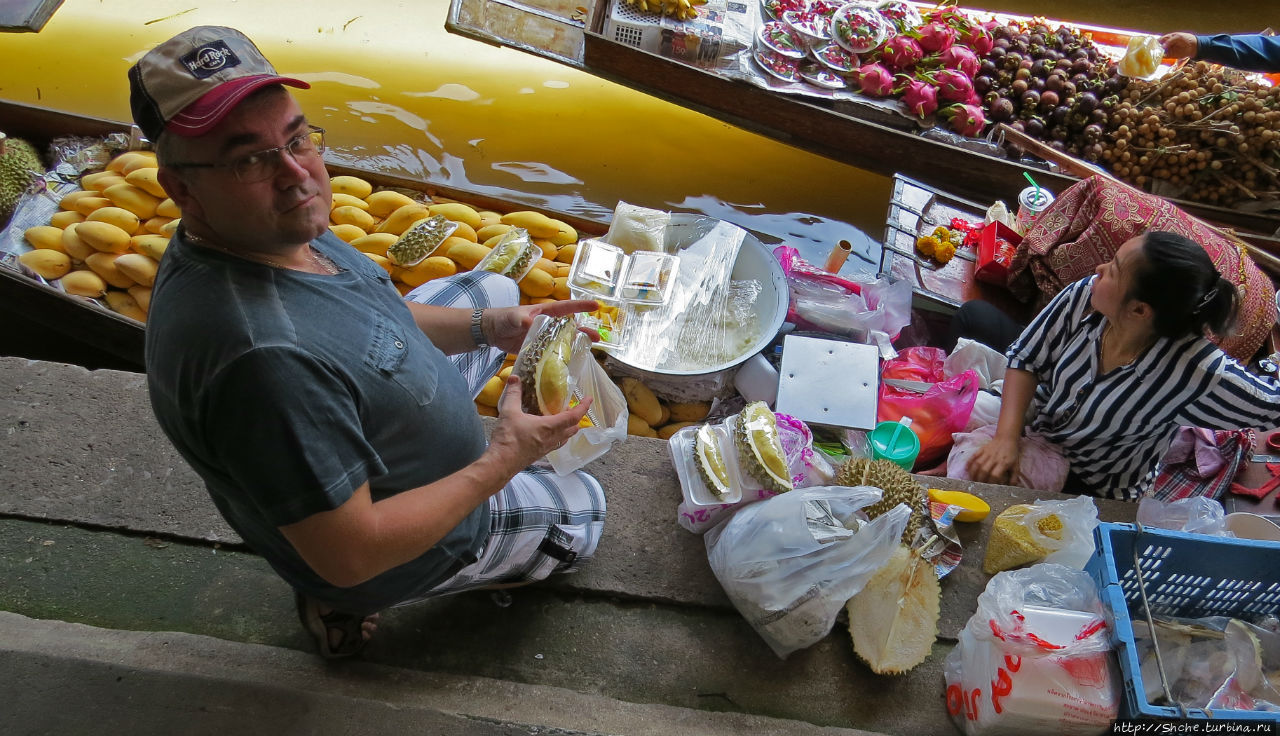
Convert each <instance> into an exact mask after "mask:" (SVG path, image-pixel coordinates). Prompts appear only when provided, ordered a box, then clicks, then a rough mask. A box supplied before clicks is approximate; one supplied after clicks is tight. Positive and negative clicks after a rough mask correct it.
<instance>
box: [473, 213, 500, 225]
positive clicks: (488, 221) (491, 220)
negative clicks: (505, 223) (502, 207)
mask: <svg viewBox="0 0 1280 736" xmlns="http://www.w3.org/2000/svg"><path fill="white" fill-rule="evenodd" d="M476 214H477V215H480V227H482V228H483V227H489V226H490V225H501V224H502V213H501V212H494V211H493V210H480V211H479V212H477V213H476ZM477 229H478V228H477Z"/></svg>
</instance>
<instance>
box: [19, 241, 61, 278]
mask: <svg viewBox="0 0 1280 736" xmlns="http://www.w3.org/2000/svg"><path fill="white" fill-rule="evenodd" d="M18 262H19V263H21V264H22V265H24V266H26V267H27V268H29V269H31V270H32V271H35V272H36V274H38V275H39V276H40V277H41V278H44V279H48V280H49V281H53V280H54V279H60V278H62V277H63V276H66V275H67V273H69V272H70V271H71V256H69V255H67V254H66V253H63V252H62V251H59V250H52V249H49V248H38V249H36V250H31V251H27V252H26V253H23V254H22V255H20V256H18Z"/></svg>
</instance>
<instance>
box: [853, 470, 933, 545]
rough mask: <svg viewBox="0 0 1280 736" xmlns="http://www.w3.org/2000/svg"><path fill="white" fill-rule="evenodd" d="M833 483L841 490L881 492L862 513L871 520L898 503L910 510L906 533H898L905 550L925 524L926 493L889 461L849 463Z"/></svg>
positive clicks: (927, 520) (907, 474) (927, 511)
mask: <svg viewBox="0 0 1280 736" xmlns="http://www.w3.org/2000/svg"><path fill="white" fill-rule="evenodd" d="M835 483H836V485H841V486H872V487H873V488H879V489H880V490H881V491H883V492H884V495H883V496H881V498H880V500H879V501H877V502H875V503H873V504H871V505H870V506H867V507H866V508H864V509H863V511H864V512H866V514H867V517H868V518H871V519H874V518H876V517H877V516H879V515H880V514H883V513H884V512H886V511H888V510H889V509H892V508H894V507H896V506H897V505H898V504H900V503H905V504H906V505H907V506H908V507H910V509H911V516H910V518H908V519H907V528H906V530H905V531H903V532H902V542H903V543H904V544H906V545H908V546H909V545H911V544H912V543H913V542H914V541H915V538H916V532H917V531H919V529H920V527H921V526H923V525H924V524H926V523H929V503H928V492H927V491H926V490H925V488H924V486H922V485H920V484H919V483H917V482H916V480H915V478H912V477H911V474H910V473H908V472H907V471H905V470H903V469H902V468H901V467H899V466H898V464H897V463H895V462H893V461H892V460H871V459H868V458H855V459H853V460H849V461H848V462H846V463H845V464H844V465H841V466H840V469H839V470H838V471H836V480H835Z"/></svg>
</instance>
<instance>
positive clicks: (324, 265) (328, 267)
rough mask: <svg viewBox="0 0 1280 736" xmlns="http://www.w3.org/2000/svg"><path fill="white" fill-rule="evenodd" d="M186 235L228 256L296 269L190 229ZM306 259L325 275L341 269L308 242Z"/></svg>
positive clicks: (275, 266)
mask: <svg viewBox="0 0 1280 736" xmlns="http://www.w3.org/2000/svg"><path fill="white" fill-rule="evenodd" d="M186 235H187V240H190V241H192V242H194V243H196V244H198V245H203V246H206V247H209V248H213V249H214V250H219V251H222V252H223V253H226V254H227V255H229V256H235V257H236V258H243V259H245V260H247V261H253V262H255V263H262V264H265V265H268V266H272V267H273V268H285V269H289V270H296V269H290V268H289V267H288V266H286V265H284V264H283V263H280V262H279V261H276V260H273V259H271V258H267V257H266V256H262V255H258V254H256V253H255V254H252V255H250V254H248V253H237V252H235V251H233V250H231V249H229V248H226V247H224V246H222V245H219V244H218V243H215V242H213V241H211V240H205V239H204V238H202V237H200V236H199V235H196V234H195V233H193V232H191V231H190V230H188V231H187V233H186ZM307 260H308V261H310V262H311V264H312V265H314V266H315V267H316V268H318V269H320V271H321V272H322V273H324V274H325V275H327V276H334V275H337V274H338V273H340V272H341V271H342V269H340V268H338V264H336V263H334V262H333V259H331V258H329V256H326V255H325V254H323V253H320V252H319V251H317V250H316V249H315V248H312V247H311V244H310V243H307Z"/></svg>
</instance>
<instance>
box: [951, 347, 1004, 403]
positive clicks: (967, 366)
mask: <svg viewBox="0 0 1280 736" xmlns="http://www.w3.org/2000/svg"><path fill="white" fill-rule="evenodd" d="M1008 367H1009V359H1008V358H1006V357H1005V355H1004V353H1001V352H999V351H998V350H995V349H993V348H990V347H988V346H986V345H983V344H982V343H980V342H978V341H976V340H970V339H969V338H967V337H962V338H960V339H959V340H957V341H956V347H955V349H954V350H952V351H951V354H950V355H948V356H947V358H946V360H944V361H942V373H943V375H945V376H946V377H947V378H951V377H952V376H958V375H960V374H961V373H964V372H965V371H968V370H971V371H973V372H974V373H977V374H978V382H979V385H980V386H981V388H982V390H983V391H993V392H995V393H997V394H998V393H1000V392H1001V390H1002V389H1003V388H1004V372H1005V370H1006V369H1008Z"/></svg>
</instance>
